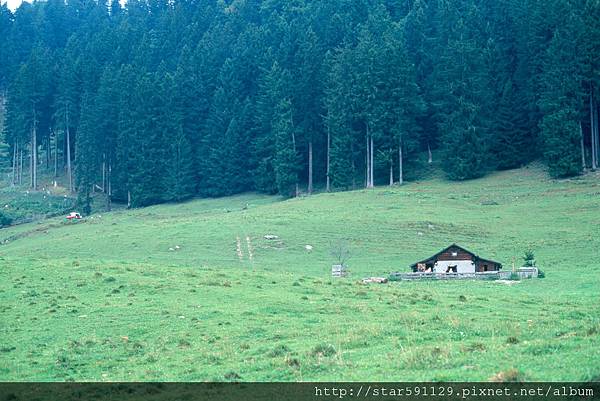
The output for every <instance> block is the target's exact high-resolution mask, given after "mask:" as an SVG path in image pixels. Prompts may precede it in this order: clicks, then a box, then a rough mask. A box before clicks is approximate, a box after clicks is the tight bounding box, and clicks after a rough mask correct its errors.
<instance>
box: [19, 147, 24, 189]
mask: <svg viewBox="0 0 600 401" xmlns="http://www.w3.org/2000/svg"><path fill="white" fill-rule="evenodd" d="M19 153H20V154H21V156H20V157H19V185H23V147H22V146H21V150H20V151H19Z"/></svg>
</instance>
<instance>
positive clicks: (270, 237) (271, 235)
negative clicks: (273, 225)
mask: <svg viewBox="0 0 600 401" xmlns="http://www.w3.org/2000/svg"><path fill="white" fill-rule="evenodd" d="M278 238H279V237H278V236H277V235H273V234H267V235H265V236H264V239H268V240H272V239H278Z"/></svg>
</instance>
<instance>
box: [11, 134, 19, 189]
mask: <svg viewBox="0 0 600 401" xmlns="http://www.w3.org/2000/svg"><path fill="white" fill-rule="evenodd" d="M18 146H19V141H17V140H15V143H14V145H13V165H12V185H13V186H14V185H15V184H16V183H17V155H18V152H17V147H18Z"/></svg>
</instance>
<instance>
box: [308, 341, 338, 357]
mask: <svg viewBox="0 0 600 401" xmlns="http://www.w3.org/2000/svg"><path fill="white" fill-rule="evenodd" d="M336 353H337V351H336V350H335V347H334V346H333V345H331V344H319V345H317V346H316V347H314V348H313V350H312V355H313V356H325V357H329V356H334V355H335V354H336Z"/></svg>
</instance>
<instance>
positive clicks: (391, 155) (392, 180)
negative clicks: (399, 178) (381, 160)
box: [389, 149, 394, 187]
mask: <svg viewBox="0 0 600 401" xmlns="http://www.w3.org/2000/svg"><path fill="white" fill-rule="evenodd" d="M389 154H390V187H391V186H392V185H394V154H393V153H392V149H390V153H389Z"/></svg>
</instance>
